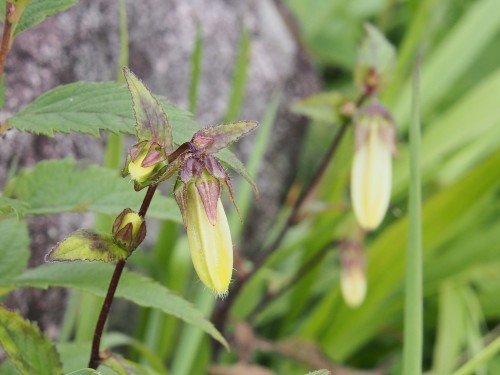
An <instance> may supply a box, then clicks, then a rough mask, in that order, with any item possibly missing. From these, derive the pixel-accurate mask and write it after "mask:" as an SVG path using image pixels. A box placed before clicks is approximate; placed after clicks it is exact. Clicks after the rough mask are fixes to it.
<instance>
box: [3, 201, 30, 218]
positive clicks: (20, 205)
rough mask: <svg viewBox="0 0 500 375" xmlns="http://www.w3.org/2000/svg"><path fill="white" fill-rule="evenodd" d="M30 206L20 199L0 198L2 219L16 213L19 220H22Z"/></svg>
mask: <svg viewBox="0 0 500 375" xmlns="http://www.w3.org/2000/svg"><path fill="white" fill-rule="evenodd" d="M28 206H29V205H28V204H27V203H26V202H23V201H20V200H19V199H10V198H5V197H2V196H0V217H2V215H3V214H11V213H14V214H15V215H16V216H17V219H20V218H21V217H22V216H24V213H25V212H26V210H27V208H28Z"/></svg>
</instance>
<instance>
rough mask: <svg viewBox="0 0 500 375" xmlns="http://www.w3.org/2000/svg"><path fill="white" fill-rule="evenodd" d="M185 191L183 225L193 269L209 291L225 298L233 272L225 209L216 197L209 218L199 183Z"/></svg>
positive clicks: (231, 248)
mask: <svg viewBox="0 0 500 375" xmlns="http://www.w3.org/2000/svg"><path fill="white" fill-rule="evenodd" d="M202 178H203V177H202ZM181 189H182V188H181ZM185 191H186V197H185V198H186V199H185V215H184V224H185V226H186V230H187V236H188V242H189V249H190V251H191V259H192V260H193V265H194V268H195V270H196V273H197V274H198V277H199V278H200V280H201V281H202V282H203V284H205V286H206V287H207V288H208V289H210V290H211V291H213V292H214V293H216V294H217V295H218V296H224V295H226V294H227V290H228V288H229V283H230V281H231V274H232V271H233V243H232V240H231V232H230V230H229V224H228V221H227V217H226V213H225V212H224V207H223V206H222V203H221V200H220V198H219V197H215V199H216V201H215V205H214V206H215V207H214V208H215V210H214V211H215V212H213V214H212V215H211V216H212V217H210V218H209V215H208V214H207V210H206V206H205V204H204V202H203V200H202V197H201V195H200V193H199V188H198V187H197V186H196V184H195V183H190V184H188V185H187V188H186V190H185Z"/></svg>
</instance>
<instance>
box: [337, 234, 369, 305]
mask: <svg viewBox="0 0 500 375" xmlns="http://www.w3.org/2000/svg"><path fill="white" fill-rule="evenodd" d="M340 289H341V291H342V297H343V298H344V301H345V303H346V304H347V305H348V306H350V307H358V306H360V305H361V304H362V303H363V301H364V299H365V296H366V276H365V255H364V253H363V249H362V248H361V245H360V244H359V243H357V242H354V241H350V240H349V241H345V242H344V243H343V244H342V245H341V247H340Z"/></svg>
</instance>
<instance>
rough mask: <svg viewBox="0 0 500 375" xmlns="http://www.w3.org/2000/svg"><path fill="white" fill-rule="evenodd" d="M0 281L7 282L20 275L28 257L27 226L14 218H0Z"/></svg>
mask: <svg viewBox="0 0 500 375" xmlns="http://www.w3.org/2000/svg"><path fill="white" fill-rule="evenodd" d="M0 240H1V243H2V245H1V246H0V259H1V261H0V283H3V284H5V283H7V284H8V283H9V282H10V281H11V280H12V279H13V278H15V277H17V276H18V275H20V274H21V273H22V272H23V271H24V269H25V268H26V265H27V263H28V259H29V255H30V252H29V237H28V228H27V226H26V223H25V222H24V221H18V220H16V219H14V218H10V219H7V220H0Z"/></svg>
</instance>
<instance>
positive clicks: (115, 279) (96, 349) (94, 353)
mask: <svg viewBox="0 0 500 375" xmlns="http://www.w3.org/2000/svg"><path fill="white" fill-rule="evenodd" d="M156 188H157V185H151V186H149V188H148V191H147V192H146V195H145V196H144V199H143V201H142V204H141V208H140V210H139V216H141V217H142V218H144V217H145V216H146V213H147V212H148V209H149V205H150V204H151V200H152V199H153V196H154V194H155V192H156ZM126 262H127V261H126V260H125V259H122V260H120V261H118V263H116V267H115V271H114V272H113V276H112V277H111V281H110V282H109V286H108V292H107V293H106V298H105V299H104V303H103V304H102V308H101V312H100V313H99V318H98V320H97V324H96V327H95V330H94V338H93V340H92V350H91V352H90V359H89V368H92V369H94V370H96V369H97V367H98V366H99V363H100V362H101V356H100V347H101V336H102V332H103V331H104V325H105V324H106V320H107V319H108V315H109V310H110V309H111V304H112V303H113V298H114V297H115V292H116V288H117V287H118V283H119V281H120V277H121V275H122V272H123V268H124V267H125V263H126Z"/></svg>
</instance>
